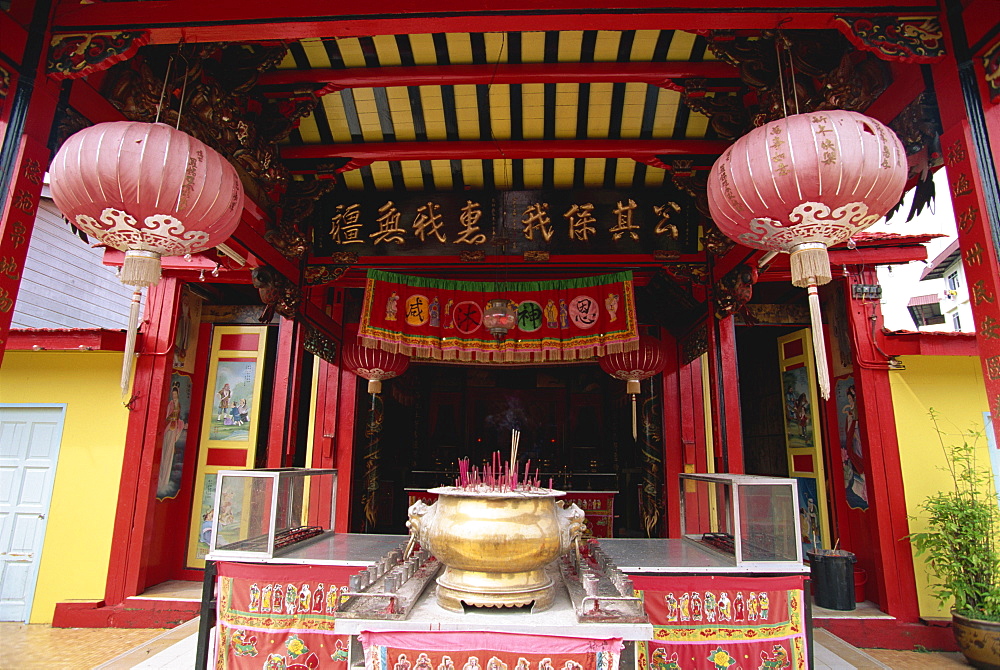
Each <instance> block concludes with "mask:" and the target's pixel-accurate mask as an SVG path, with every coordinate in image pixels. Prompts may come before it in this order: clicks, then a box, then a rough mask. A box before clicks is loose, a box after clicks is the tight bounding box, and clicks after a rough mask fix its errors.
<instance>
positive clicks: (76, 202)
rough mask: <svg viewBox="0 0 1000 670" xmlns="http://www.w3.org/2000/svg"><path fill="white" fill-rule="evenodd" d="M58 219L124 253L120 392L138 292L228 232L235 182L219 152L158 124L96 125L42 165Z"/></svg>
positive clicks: (237, 191)
mask: <svg viewBox="0 0 1000 670" xmlns="http://www.w3.org/2000/svg"><path fill="white" fill-rule="evenodd" d="M49 179H50V182H51V188H52V199H53V200H54V201H55V203H56V206H57V207H59V209H60V210H61V211H62V213H63V215H64V216H65V217H66V218H67V219H69V221H70V222H71V223H73V225H75V226H76V227H77V228H79V229H80V230H82V231H84V232H86V233H88V234H90V235H93V236H94V237H96V238H97V239H98V240H100V241H101V243H102V244H105V245H107V246H109V247H112V248H114V249H118V250H119V251H124V252H125V261H124V264H123V265H122V272H121V281H122V283H123V284H126V285H129V286H135V287H136V290H135V293H134V294H133V296H132V313H131V315H130V320H129V331H128V338H127V341H126V345H125V348H126V350H125V366H124V368H123V370H122V393H124V392H125V390H126V389H127V388H128V381H129V377H130V376H131V369H132V352H133V351H134V348H135V331H136V326H137V324H138V319H139V298H140V295H141V292H142V288H143V287H146V286H152V285H154V284H156V283H157V282H159V280H160V257H161V256H180V255H184V254H193V253H197V252H199V251H204V250H206V249H210V248H212V247H214V246H217V245H218V244H221V243H222V242H224V241H226V239H228V237H229V236H230V235H231V234H232V233H233V231H234V230H235V229H236V226H237V225H238V224H239V220H240V215H241V213H242V211H243V185H242V184H241V183H240V178H239V175H238V174H237V173H236V169H235V168H234V167H233V166H232V165H231V164H230V163H229V161H227V160H226V159H225V158H224V157H223V156H222V155H221V154H219V153H218V152H217V151H215V150H214V149H212V148H211V147H209V146H208V145H206V144H204V143H202V142H200V141H199V140H197V139H195V138H194V137H191V136H190V135H188V134H187V133H184V132H182V131H180V130H177V129H175V128H172V127H171V126H168V125H164V124H162V123H142V122H137V121H114V122H109V123H99V124H97V125H95V126H91V127H89V128H84V129H83V130H81V131H80V132H78V133H76V134H74V135H72V136H71V137H70V138H69V139H67V140H66V142H65V143H64V144H63V145H62V147H60V149H59V151H58V152H57V153H56V155H55V157H54V158H53V159H52V165H51V167H50V168H49Z"/></svg>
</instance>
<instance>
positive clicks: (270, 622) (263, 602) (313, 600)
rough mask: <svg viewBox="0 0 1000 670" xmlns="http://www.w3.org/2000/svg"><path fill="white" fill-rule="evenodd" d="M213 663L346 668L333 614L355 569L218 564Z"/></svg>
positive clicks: (233, 668) (344, 642)
mask: <svg viewBox="0 0 1000 670" xmlns="http://www.w3.org/2000/svg"><path fill="white" fill-rule="evenodd" d="M218 568H219V587H218V588H219V607H218V621H217V626H216V635H217V639H216V643H217V644H216V659H215V667H216V668H221V669H230V670H242V669H244V668H245V669H247V670H249V669H250V668H254V669H255V670H258V669H259V668H264V667H266V668H272V667H273V668H287V669H288V670H291V669H292V668H300V669H301V670H306V669H307V668H320V667H322V668H331V669H332V670H346V668H347V655H348V646H349V642H350V638H349V637H348V636H347V635H335V634H334V632H333V627H334V625H333V624H334V621H333V620H334V613H335V612H336V610H337V607H338V605H339V603H340V595H341V592H342V591H346V590H347V582H348V578H349V577H350V576H351V575H352V574H354V573H355V572H357V568H356V567H346V566H328V565H256V564H255V565H251V564H241V563H219V564H218Z"/></svg>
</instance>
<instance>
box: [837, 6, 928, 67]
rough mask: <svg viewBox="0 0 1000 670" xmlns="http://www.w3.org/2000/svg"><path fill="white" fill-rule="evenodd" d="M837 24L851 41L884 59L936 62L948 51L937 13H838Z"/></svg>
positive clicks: (905, 61) (908, 61)
mask: <svg viewBox="0 0 1000 670" xmlns="http://www.w3.org/2000/svg"><path fill="white" fill-rule="evenodd" d="M834 23H835V24H836V26H837V28H838V29H839V30H840V31H841V32H842V33H843V34H844V35H845V36H846V37H847V39H848V40H850V41H851V44H853V45H854V46H855V47H857V48H858V49H862V50H864V51H870V52H871V53H874V54H875V55H876V56H878V57H879V58H881V59H882V60H891V61H902V62H904V63H934V62H936V61H938V60H940V59H941V58H943V57H944V54H945V50H944V39H943V38H944V35H943V33H942V31H941V24H940V23H938V20H937V17H934V16H907V17H894V16H880V17H872V16H838V17H837V18H836V19H834Z"/></svg>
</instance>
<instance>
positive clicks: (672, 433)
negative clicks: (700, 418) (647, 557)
mask: <svg viewBox="0 0 1000 670" xmlns="http://www.w3.org/2000/svg"><path fill="white" fill-rule="evenodd" d="M666 337H668V338H670V339H671V340H673V338H672V337H670V335H667V336H666ZM665 344H666V345H667V346H666V347H665V348H666V349H667V351H668V352H669V362H668V363H667V367H666V369H665V370H664V372H663V386H662V389H661V391H662V394H663V426H662V429H663V487H664V488H663V497H664V500H665V501H666V515H665V516H666V525H665V527H664V529H663V530H664V533H665V536H666V537H679V536H680V532H681V525H680V488H679V480H678V478H677V477H678V475H679V474H680V473H682V472H684V434H683V427H682V424H681V421H682V419H681V417H682V414H683V413H682V411H681V397H682V396H681V370H680V364H679V359H680V355H679V354H680V352H679V347H678V346H677V342H676V341H672V342H666V343H665ZM671 345H672V346H671Z"/></svg>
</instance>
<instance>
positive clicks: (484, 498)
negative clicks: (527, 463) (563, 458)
mask: <svg viewBox="0 0 1000 670" xmlns="http://www.w3.org/2000/svg"><path fill="white" fill-rule="evenodd" d="M430 492H431V493H436V494H437V495H438V499H437V501H436V502H435V503H433V504H432V505H426V504H425V503H423V502H420V501H418V502H416V503H414V504H413V505H411V506H410V520H409V522H408V523H407V526H408V527H409V529H410V533H411V534H412V535H414V536H415V537H416V539H417V540H418V541H419V542H420V544H421V546H423V547H425V548H426V549H428V550H429V551H430V552H431V553H432V554H433V555H434V556H435V557H436V558H437V559H438V560H439V561H441V563H442V564H443V565H444V566H445V569H444V572H443V573H442V574H441V576H440V577H438V579H437V584H438V586H437V601H438V605H440V606H441V607H443V608H445V609H446V610H451V611H453V612H462V611H463V610H464V608H463V603H465V604H466V605H471V606H478V607H520V606H527V605H533V611H535V612H539V611H542V610H544V609H547V608H548V607H549V606H551V605H552V601H553V598H554V595H555V592H554V587H555V585H554V582H553V580H552V578H551V577H550V576H549V575H548V574H547V573H546V571H545V567H546V566H547V565H548V564H549V563H551V562H552V561H553V560H555V559H556V558H558V557H559V556H561V555H562V554H564V553H566V551H568V550H569V548H570V547H571V546H572V543H573V541H574V540H575V539H576V538H577V537H579V536H580V535H581V534H582V532H583V529H584V513H583V510H581V509H580V508H579V507H577V506H576V505H569V506H568V507H564V506H563V505H562V503H561V502H560V503H558V504H557V502H556V499H557V498H558V497H560V496H562V495H565V493H564V492H563V491H555V490H553V489H535V490H532V491H512V492H493V491H491V492H488V493H479V492H474V491H468V490H465V489H462V488H457V487H452V486H445V487H440V488H436V489H431V491H430Z"/></svg>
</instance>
